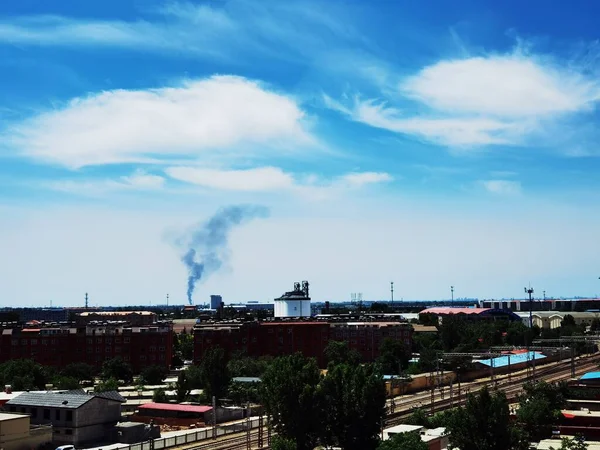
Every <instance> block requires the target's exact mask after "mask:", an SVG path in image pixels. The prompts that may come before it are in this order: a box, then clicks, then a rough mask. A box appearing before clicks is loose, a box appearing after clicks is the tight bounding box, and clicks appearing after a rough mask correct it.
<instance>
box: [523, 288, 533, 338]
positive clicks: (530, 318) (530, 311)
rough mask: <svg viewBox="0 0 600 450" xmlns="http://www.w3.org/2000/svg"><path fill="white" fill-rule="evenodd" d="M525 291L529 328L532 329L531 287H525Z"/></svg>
mask: <svg viewBox="0 0 600 450" xmlns="http://www.w3.org/2000/svg"><path fill="white" fill-rule="evenodd" d="M525 293H526V294H529V328H531V329H533V313H532V310H533V304H532V303H531V295H532V294H533V288H532V287H529V288H525Z"/></svg>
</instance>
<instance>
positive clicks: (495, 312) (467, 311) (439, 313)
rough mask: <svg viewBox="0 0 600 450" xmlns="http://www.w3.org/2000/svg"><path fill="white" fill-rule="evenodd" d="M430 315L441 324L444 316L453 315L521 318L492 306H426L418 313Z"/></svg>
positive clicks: (495, 318) (483, 318)
mask: <svg viewBox="0 0 600 450" xmlns="http://www.w3.org/2000/svg"><path fill="white" fill-rule="evenodd" d="M426 315H430V316H433V317H435V318H437V320H438V322H439V323H440V324H441V323H442V322H443V320H444V318H445V317H455V318H459V319H462V320H469V321H480V320H484V321H494V320H510V321H520V320H521V318H520V317H519V316H518V315H516V314H515V313H514V312H512V311H510V310H506V309H493V308H447V307H441V308H427V309H424V310H423V311H421V312H420V313H419V316H420V317H423V316H426Z"/></svg>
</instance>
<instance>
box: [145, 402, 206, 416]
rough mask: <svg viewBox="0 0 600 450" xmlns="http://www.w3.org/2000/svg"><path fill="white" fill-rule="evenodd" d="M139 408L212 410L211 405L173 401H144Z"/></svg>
mask: <svg viewBox="0 0 600 450" xmlns="http://www.w3.org/2000/svg"><path fill="white" fill-rule="evenodd" d="M139 409H150V410H155V411H180V412H193V413H198V414H203V413H205V412H208V411H210V410H212V407H211V406H200V405H176V404H174V403H145V404H143V405H140V406H139Z"/></svg>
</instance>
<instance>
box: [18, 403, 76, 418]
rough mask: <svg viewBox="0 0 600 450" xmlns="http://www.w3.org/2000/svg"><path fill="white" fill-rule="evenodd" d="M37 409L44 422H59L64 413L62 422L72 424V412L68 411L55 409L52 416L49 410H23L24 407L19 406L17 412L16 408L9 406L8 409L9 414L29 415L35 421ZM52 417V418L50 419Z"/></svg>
mask: <svg viewBox="0 0 600 450" xmlns="http://www.w3.org/2000/svg"><path fill="white" fill-rule="evenodd" d="M38 409H41V410H42V411H41V413H40V418H42V419H44V420H56V421H60V420H62V418H63V413H64V420H65V422H72V421H73V411H70V410H64V411H62V410H60V409H55V410H54V414H52V411H51V410H50V409H49V408H35V407H33V408H25V407H24V406H21V407H20V408H19V409H18V410H17V407H16V406H11V407H10V411H11V412H20V413H23V414H29V415H31V418H32V419H37V417H38ZM52 416H54V417H52Z"/></svg>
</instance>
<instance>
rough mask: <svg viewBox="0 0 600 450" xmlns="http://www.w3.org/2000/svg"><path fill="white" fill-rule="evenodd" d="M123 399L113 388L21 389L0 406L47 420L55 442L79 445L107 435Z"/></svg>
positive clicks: (35, 419) (36, 419)
mask: <svg viewBox="0 0 600 450" xmlns="http://www.w3.org/2000/svg"><path fill="white" fill-rule="evenodd" d="M124 402H125V399H124V398H123V397H121V395H119V394H118V393H117V392H103V393H101V394H88V393H86V392H85V391H83V390H76V391H69V392H65V393H58V392H24V393H22V394H21V395H19V396H17V397H15V398H14V399H12V400H9V401H8V402H7V403H6V404H5V405H4V408H5V410H7V411H10V412H13V413H17V412H18V413H21V414H28V415H29V417H30V418H31V423H33V424H40V425H48V424H51V425H52V434H53V439H52V440H53V442H55V443H61V444H71V445H80V444H82V443H85V442H93V441H96V440H100V439H102V438H104V437H105V436H108V435H110V434H111V433H112V432H113V428H114V426H115V425H116V424H117V422H118V421H119V420H120V418H121V404H122V403H124Z"/></svg>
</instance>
